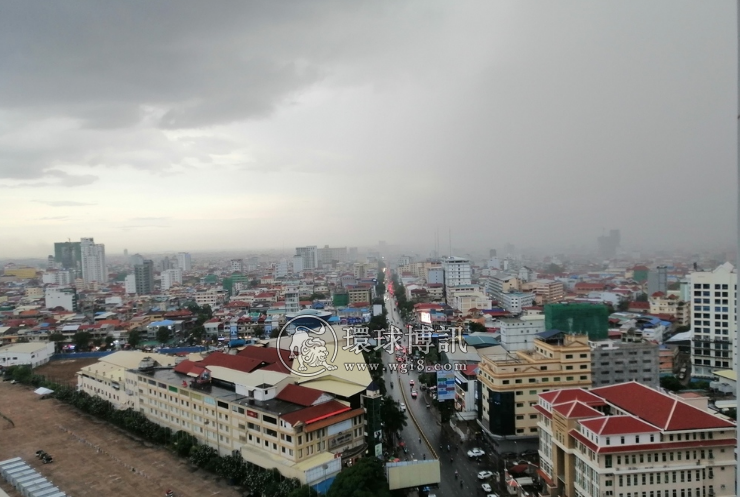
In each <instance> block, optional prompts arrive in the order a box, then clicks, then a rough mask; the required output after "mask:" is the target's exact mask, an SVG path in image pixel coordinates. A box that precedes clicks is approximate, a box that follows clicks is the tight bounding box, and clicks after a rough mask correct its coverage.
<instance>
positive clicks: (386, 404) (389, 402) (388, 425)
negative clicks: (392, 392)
mask: <svg viewBox="0 0 740 497" xmlns="http://www.w3.org/2000/svg"><path fill="white" fill-rule="evenodd" d="M380 415H381V417H382V418H383V423H384V424H385V431H386V440H390V439H391V437H390V435H391V434H393V433H399V432H401V430H403V429H404V428H405V427H406V424H407V418H406V413H405V412H403V411H401V408H400V407H399V405H398V402H396V401H395V400H393V399H392V398H391V397H388V396H385V397H383V402H382V403H381V404H380Z"/></svg>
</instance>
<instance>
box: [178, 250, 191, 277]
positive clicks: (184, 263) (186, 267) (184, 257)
mask: <svg viewBox="0 0 740 497" xmlns="http://www.w3.org/2000/svg"><path fill="white" fill-rule="evenodd" d="M177 267H179V268H180V269H182V270H183V272H185V273H187V272H188V271H191V270H192V269H193V263H192V261H191V259H190V254H189V253H187V252H179V253H178V254H177Z"/></svg>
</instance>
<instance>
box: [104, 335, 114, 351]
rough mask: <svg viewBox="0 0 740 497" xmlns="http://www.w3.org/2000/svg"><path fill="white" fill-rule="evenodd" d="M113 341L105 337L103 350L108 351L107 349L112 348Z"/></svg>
mask: <svg viewBox="0 0 740 497" xmlns="http://www.w3.org/2000/svg"><path fill="white" fill-rule="evenodd" d="M114 341H115V340H113V337H112V336H107V337H105V348H106V349H109V348H111V347H112V346H113V342H114Z"/></svg>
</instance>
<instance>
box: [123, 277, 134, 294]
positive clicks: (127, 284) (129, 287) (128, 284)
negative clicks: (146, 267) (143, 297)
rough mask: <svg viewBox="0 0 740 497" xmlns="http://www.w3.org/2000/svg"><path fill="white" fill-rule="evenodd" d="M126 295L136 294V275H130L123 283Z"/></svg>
mask: <svg viewBox="0 0 740 497" xmlns="http://www.w3.org/2000/svg"><path fill="white" fill-rule="evenodd" d="M123 285H124V288H125V291H126V293H129V294H131V293H136V275H134V274H129V275H127V276H126V279H125V280H124V282H123Z"/></svg>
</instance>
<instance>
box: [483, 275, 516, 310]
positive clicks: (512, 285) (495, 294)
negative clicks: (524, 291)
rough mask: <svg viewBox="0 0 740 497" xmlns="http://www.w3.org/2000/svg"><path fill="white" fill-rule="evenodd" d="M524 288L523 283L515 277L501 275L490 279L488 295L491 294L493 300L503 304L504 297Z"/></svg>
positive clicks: (487, 283) (487, 286)
mask: <svg viewBox="0 0 740 497" xmlns="http://www.w3.org/2000/svg"><path fill="white" fill-rule="evenodd" d="M521 288H522V282H521V281H520V280H519V278H517V277H516V276H514V275H511V274H506V273H499V274H495V275H493V276H490V277H489V278H488V281H487V282H486V293H488V294H490V295H491V297H492V298H493V300H495V301H496V302H498V303H499V304H501V300H502V299H503V295H504V294H507V293H509V292H519V291H520V290H521Z"/></svg>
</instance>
